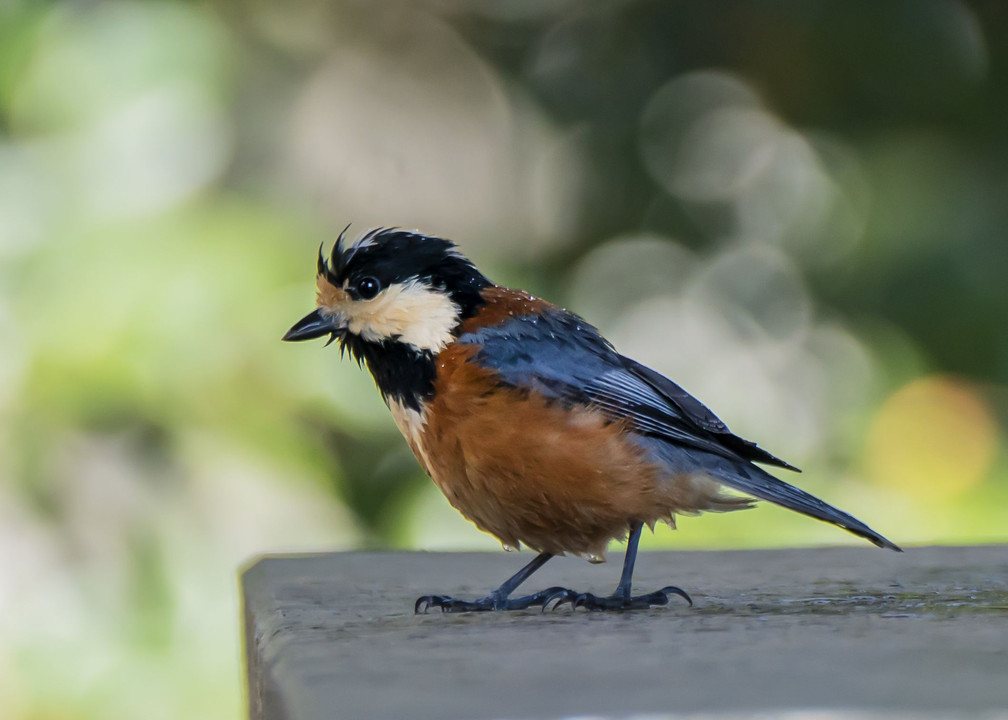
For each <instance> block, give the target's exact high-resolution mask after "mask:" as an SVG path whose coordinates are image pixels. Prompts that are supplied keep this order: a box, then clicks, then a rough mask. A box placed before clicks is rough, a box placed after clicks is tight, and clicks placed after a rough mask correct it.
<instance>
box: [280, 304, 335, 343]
mask: <svg viewBox="0 0 1008 720" xmlns="http://www.w3.org/2000/svg"><path fill="white" fill-rule="evenodd" d="M340 330H342V328H341V327H339V325H337V323H336V318H335V317H334V316H332V315H323V314H322V312H321V311H320V310H316V311H314V312H310V313H308V314H307V315H305V316H304V317H303V318H301V319H300V320H298V321H297V323H296V324H295V325H294V327H292V328H291V329H290V330H288V331H287V334H286V335H284V336H283V339H284V340H286V341H288V342H295V341H299V340H314V339H315V338H317V337H322V336H323V335H332V336H333V338H335V337H336V335H338V334H339V332H340ZM330 342H332V339H330Z"/></svg>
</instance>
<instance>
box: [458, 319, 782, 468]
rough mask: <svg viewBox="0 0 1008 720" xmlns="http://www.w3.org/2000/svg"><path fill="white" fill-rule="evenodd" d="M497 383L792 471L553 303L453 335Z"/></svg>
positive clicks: (729, 455) (642, 430)
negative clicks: (496, 377) (591, 408)
mask: <svg viewBox="0 0 1008 720" xmlns="http://www.w3.org/2000/svg"><path fill="white" fill-rule="evenodd" d="M459 342H461V343H472V344H476V345H479V346H480V350H479V352H478V354H477V355H476V358H475V359H476V361H477V362H479V363H480V364H481V365H484V366H485V367H488V368H491V369H493V370H494V371H496V372H497V373H498V374H499V375H500V377H501V380H502V382H504V383H506V384H509V385H513V386H516V387H524V388H528V389H531V390H535V391H537V392H540V393H542V394H543V395H546V396H547V397H550V398H553V399H555V400H557V401H560V402H564V403H569V404H571V405H577V404H580V405H591V406H594V407H596V408H598V409H599V410H601V411H602V412H604V413H605V414H606V415H607V416H608V417H610V418H612V419H613V420H624V421H627V422H628V423H629V424H630V426H631V427H632V428H633V429H634V430H635V431H636V432H638V433H640V434H641V435H645V436H649V437H654V438H660V439H663V440H666V441H669V442H672V443H675V444H678V445H684V446H687V447H693V448H696V449H698V450H704V451H707V452H711V453H714V454H717V455H721V456H723V457H727V458H730V459H733V460H747V461H754V462H760V463H766V464H769V465H776V466H778V467H783V468H788V469H792V470H793V469H795V468H793V467H792V466H791V465H788V464H787V463H786V462H784V461H783V460H780V459H779V458H776V457H774V456H773V455H771V454H770V453H768V452H766V451H765V450H763V449H761V448H759V447H757V446H756V444H755V443H752V442H749V441H748V440H743V439H742V438H740V437H738V436H736V435H734V434H732V433H731V431H729V430H728V427H727V426H726V425H725V424H724V423H723V422H721V420H720V419H719V418H718V417H717V416H716V415H715V414H714V413H713V412H711V411H710V410H709V409H708V408H707V407H706V406H704V405H703V403H701V402H700V401H699V400H697V399H696V398H694V397H693V396H692V395H690V394H689V393H688V392H686V391H685V390H683V389H682V388H681V387H679V386H678V385H676V384H675V383H674V382H672V381H671V380H669V379H668V378H666V377H664V376H663V375H660V374H659V373H657V372H655V371H654V370H651V369H650V368H647V367H645V366H644V365H641V364H640V363H638V362H636V361H634V360H631V359H630V358H627V357H624V356H623V355H620V354H619V353H618V352H616V350H615V349H614V348H613V346H612V345H611V344H610V343H609V342H608V341H607V340H606V339H605V338H603V337H602V335H601V334H599V332H598V330H596V329H595V328H594V327H592V326H591V325H589V324H588V323H586V322H585V321H583V320H582V319H581V318H579V317H577V316H576V315H572V314H571V313H568V312H566V311H564V310H560V309H559V308H552V309H549V310H547V311H546V312H545V313H543V314H541V315H523V316H517V317H514V318H511V319H510V320H508V322H506V323H504V324H501V325H495V326H492V327H486V328H481V329H479V330H477V331H475V332H472V333H468V334H466V335H463V336H462V337H461V338H459Z"/></svg>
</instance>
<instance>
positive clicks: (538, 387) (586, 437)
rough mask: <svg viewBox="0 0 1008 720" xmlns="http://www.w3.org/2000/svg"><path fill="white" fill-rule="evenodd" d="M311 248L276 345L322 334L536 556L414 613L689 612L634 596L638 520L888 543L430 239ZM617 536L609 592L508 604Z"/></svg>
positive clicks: (451, 476)
mask: <svg viewBox="0 0 1008 720" xmlns="http://www.w3.org/2000/svg"><path fill="white" fill-rule="evenodd" d="M348 229H349V226H347V228H345V229H344V230H343V232H341V233H340V234H339V236H338V238H337V240H336V242H335V243H334V245H333V248H332V251H331V253H330V256H329V258H328V259H327V258H326V257H325V255H324V253H323V248H322V246H320V247H319V251H318V260H317V263H316V287H317V294H316V308H315V310H313V311H312V312H310V313H309V314H307V315H306V316H305V317H303V318H302V319H301V320H299V321H298V322H297V323H296V324H294V326H293V327H291V328H290V329H289V330H288V331H287V332H286V334H285V335H284V336H283V340H285V341H304V340H310V339H314V338H322V337H326V336H328V341H327V342H326V345H329V344H331V343H333V342H338V344H339V347H340V355H341V356H344V355H346V354H349V355H350V356H351V357H352V358H353V359H354V360H356V362H357V364H358V365H359V366H366V367H367V370H368V371H369V372H370V374H371V375H372V377H373V379H374V382H375V385H376V386H377V389H378V391H379V392H380V394H381V397H382V399H383V400H384V402H385V404H386V405H387V406H388V408H389V410H390V411H391V414H392V418H393V420H394V422H395V424H396V426H397V427H398V429H399V430H400V431H401V433H402V435H403V436H404V438H405V439H406V442H407V443H408V445H409V447H410V449H411V450H412V451H413V454H414V455H415V457H416V459H417V461H418V463H419V464H420V466H421V467H422V469H423V470H424V472H425V473H426V474H427V475H428V476H430V478H431V479H432V480H433V482H434V483H435V484H436V485H437V487H438V488H439V489H440V490H441V492H443V493H444V495H445V497H446V498H447V499H448V502H449V503H451V505H452V506H454V507H455V508H456V509H457V510H458V511H459V512H460V513H461V514H462V515H463V516H465V517H466V518H467V519H468V520H470V521H471V522H472V523H474V524H475V525H476V527H477V528H479V529H480V530H482V531H484V532H487V533H489V534H491V535H493V536H494V537H496V538H497V539H498V540H499V541H500V542H501V543H502V545H503V547H504V548H505V549H508V550H510V549H520V548H521V547H522V546H526V547H528V548H530V549H532V550H534V551H536V553H537V555H536V556H535V557H534V558H533V559H532V561H531V562H529V563H528V564H527V565H525V566H524V567H522V568H521V569H520V570H519V571H518V572H517V573H515V574H514V575H513V576H511V577H510V578H508V579H507V580H505V581H504V582H503V583H502V584H501V585H500V586H498V587H497V588H495V589H493V590H492V591H490V592H489V593H488V594H487V595H485V596H483V597H480V598H476V599H471V600H470V599H463V598H457V597H453V596H451V595H444V594H429V595H424V596H422V597H420V598H418V599H417V600H416V602H415V604H414V612H416V613H425V612H427V611H428V610H429V609H434V608H440V609H441V610H442V611H443V612H473V611H504V610H523V609H526V608H531V607H540V608H542V609H543V610H545V609H546V608H547V607H551V608H552V609H554V610H555V609H556V608H557V607H559V606H560V605H563V604H566V603H570V605H571V606H572V607H574V608H585V609H587V610H598V611H622V610H632V609H640V608H650V607H653V606H660V605H667V604H668V603H669V602H670V596H673V595H675V596H679V597H681V598H683V599H684V600H685V601H686V602H688V603H689V604H690V605H691V606H692V604H693V601H692V598H691V597H690V596H689V594H688V593H687V592H686V591H684V590H683V589H682V588H679V587H677V586H674V585H669V586H666V587H663V588H661V589H660V590H657V591H654V592H651V593H646V594H641V595H634V594H633V592H632V579H633V572H634V566H635V563H636V558H637V548H638V544H639V542H640V537H641V533H642V530H643V528H644V526H648V527H650V528H651V530H652V531H653V530H654V527H655V524H656V523H660V522H665V523H667V524H669V525H670V526H671V527H673V528H674V527H675V518H676V516H677V515H696V514H700V513H703V512H727V511H734V510H742V509H745V508H749V507H751V506H752V505H753V504H754V503H755V501H757V500H765V501H769V502H771V503H774V504H776V505H780V506H783V507H785V508H789V509H791V510H795V511H797V512H799V513H802V514H804V515H807V516H810V517H813V518H816V519H818V520H823V521H825V522H829V523H832V524H834V525H837V526H839V527H841V528H843V529H845V530H847V531H849V532H851V533H853V534H854V535H857V536H859V537H862V538H864V539H866V540H868V541H869V542H871V543H874V544H875V545H876V546H878V547H881V548H889V549H892V550H895V551H898V552H902V551H901V549H900V548H899V547H898V546H897V545H895V544H894V543H892V542H890V541H889V540H887V539H886V538H885V537H883V536H882V535H880V534H878V533H877V532H875V531H874V530H872V529H871V528H870V527H868V526H867V525H866V524H864V523H863V522H861V521H860V520H858V519H856V518H854V517H852V516H851V515H848V514H847V513H845V512H843V511H842V510H839V509H837V508H835V507H833V506H832V505H829V504H828V503H826V502H824V501H822V500H820V499H818V498H816V497H815V496H813V495H810V494H809V493H807V492H805V491H803V490H800V489H799V488H797V487H795V486H793V485H791V484H789V483H786V482H784V481H783V480H780V479H779V478H777V477H776V476H774V475H771V474H770V473H769V472H768V471H766V470H764V469H763V468H762V467H760V466H761V465H765V466H771V467H775V468H779V469H783V470H794V471H797V468H795V467H794V466H792V465H790V464H789V463H787V462H785V461H784V460H781V459H779V458H778V457H776V456H774V455H772V454H770V453H769V452H767V451H766V450H764V449H763V448H761V447H758V446H757V445H756V444H755V443H753V442H751V441H749V440H745V439H743V438H741V437H739V436H737V435H735V434H733V433H732V432H731V431H730V430H729V429H728V427H727V425H725V423H724V422H722V421H721V420H720V419H719V418H718V417H717V416H716V415H715V414H714V413H713V412H712V411H711V410H710V409H708V408H707V407H706V406H705V405H704V404H702V403H701V402H700V401H699V400H697V399H696V398H694V397H693V396H692V395H690V394H689V393H688V392H686V391H685V390H684V389H683V388H681V387H680V386H679V385H677V384H676V383H674V382H673V381H671V380H669V379H668V378H666V377H664V376H663V375H661V374H660V373H658V372H656V371H655V370H652V369H650V368H648V367H646V366H645V365H642V364H641V363H639V362H637V361H635V360H632V359H630V358H628V357H626V356H624V355H621V354H620V353H619V352H618V351H617V350H616V349H615V347H614V346H613V345H612V344H611V343H610V342H609V341H608V340H606V339H605V338H604V337H603V336H602V334H601V333H600V332H599V330H597V329H596V328H595V327H594V326H592V325H590V324H589V323H588V322H586V321H585V320H583V319H582V318H580V317H579V316H577V315H575V314H574V313H572V312H569V311H567V310H565V309H563V308H561V307H559V306H557V305H555V304H552V303H550V302H547V301H546V300H543V299H541V298H539V297H536V296H535V295H532V294H530V293H528V292H525V291H523V290H517V289H510V288H507V287H503V286H499V285H496V284H494V283H493V282H491V281H490V280H489V279H487V277H486V276H484V275H483V274H482V273H481V272H480V271H479V270H478V269H477V268H476V266H475V265H474V264H473V262H472V261H470V260H469V259H468V258H467V257H466V256H465V255H463V254H462V252H461V251H460V250H459V248H458V246H457V245H456V244H455V243H454V242H452V241H450V240H447V239H445V238H441V237H437V236H434V235H425V234H423V233H421V232H419V231H408V230H403V229H400V228H395V227H380V228H376V229H373V230H369V231H367V232H365V233H364V234H362V235H361V236H360V237H359V238H358V239H356V240H355V241H353V242H347V240H346V233H347V230H348ZM614 540H615V541H623V540H626V543H627V545H626V552H625V555H624V562H623V571H622V574H621V576H620V580H619V583H618V585H617V586H616V589H615V591H614V592H613V593H612V594H611V595H595V594H593V593H589V592H580V591H577V590H573V589H570V588H563V587H550V588H547V589H545V590H542V591H539V592H535V593H532V594H530V595H526V596H522V597H513V595H514V592H515V590H516V589H517V588H518V586H519V585H520V584H521V583H523V582H524V581H525V580H527V579H528V578H529V576H531V575H532V574H533V573H534V572H535V571H536V570H538V569H539V568H541V567H542V566H543V565H544V564H545V563H546V562H547V561H549V560H550V559H551V558H553V557H555V556H562V555H574V556H581V557H584V558H586V559H587V560H588V561H590V562H592V563H599V562H605V559H606V550H607V547H608V545H609V543H610V542H611V541H614Z"/></svg>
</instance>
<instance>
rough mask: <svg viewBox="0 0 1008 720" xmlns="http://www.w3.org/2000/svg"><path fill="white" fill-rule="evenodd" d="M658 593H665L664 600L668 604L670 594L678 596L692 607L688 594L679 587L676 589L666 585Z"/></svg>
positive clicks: (691, 599)
mask: <svg viewBox="0 0 1008 720" xmlns="http://www.w3.org/2000/svg"><path fill="white" fill-rule="evenodd" d="M658 592H660V593H665V600H666V602H668V594H669V593H672V594H673V595H678V596H679V597H681V598H682V599H683V600H685V601H686V602H688V603H689V606H690V607H693V598H691V597H690V596H689V593H688V592H686V591H685V590H683V589H682V588H680V587H676V586H675V585H666V586H665V587H663V588H662V589H661V590H659V591H658Z"/></svg>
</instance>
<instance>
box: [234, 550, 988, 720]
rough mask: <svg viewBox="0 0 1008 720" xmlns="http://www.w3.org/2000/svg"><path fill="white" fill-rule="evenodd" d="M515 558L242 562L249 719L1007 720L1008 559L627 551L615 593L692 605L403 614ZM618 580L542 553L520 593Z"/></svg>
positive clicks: (608, 569)
mask: <svg viewBox="0 0 1008 720" xmlns="http://www.w3.org/2000/svg"><path fill="white" fill-rule="evenodd" d="M531 557H532V556H531V555H530V554H528V553H523V554H522V555H513V554H506V553H498V554H428V553H346V554H331V555H318V556H309V557H274V558H266V559H263V560H260V561H259V562H257V563H256V564H255V565H254V566H252V567H251V568H250V569H249V570H248V571H247V572H245V573H244V575H243V577H242V589H243V596H244V616H245V642H246V653H247V671H248V689H249V707H250V717H251V718H253V719H254V720H281V719H282V720H317V719H321V718H408V719H409V720H425V719H427V718H431V719H432V720H433V719H435V718H437V719H440V720H444V719H448V720H450V719H452V718H459V719H461V718H467V719H479V718H560V717H568V716H574V715H591V716H603V717H620V718H626V717H632V716H635V715H640V714H645V713H647V714H655V715H653V716H652V717H654V716H657V717H673V716H680V715H690V714H695V713H707V714H713V715H720V716H738V715H748V714H751V713H756V712H768V713H773V714H774V715H778V714H784V713H786V712H789V711H795V710H802V709H817V710H826V711H837V712H838V713H839V714H840V715H845V716H851V717H875V716H878V715H879V714H882V715H887V716H888V715H889V714H899V715H900V716H901V717H905V716H906V715H907V714H910V715H917V716H939V715H941V716H949V715H955V716H975V715H978V714H984V715H990V716H994V715H996V716H998V717H1004V718H1008V546H994V547H960V548H911V549H908V550H907V552H906V553H905V554H902V555H900V554H896V553H891V552H883V551H880V550H875V549H872V548H863V549H862V548H827V549H817V550H779V551H746V552H661V553H642V554H641V557H640V559H639V561H638V564H637V575H636V578H635V580H636V583H635V587H636V588H637V589H638V590H640V591H649V590H653V589H657V588H659V587H661V586H663V585H666V584H669V583H675V584H676V585H680V586H681V587H683V588H685V589H686V590H688V591H689V592H690V593H691V594H692V595H693V599H694V601H695V602H696V607H694V608H688V607H686V606H685V603H680V602H679V601H677V600H673V604H672V605H670V606H669V607H667V608H657V609H653V610H649V611H643V612H634V613H626V614H595V613H592V614H589V613H586V612H583V611H578V612H571V611H570V610H569V608H568V609H564V610H561V611H559V612H556V613H552V614H541V613H539V612H538V611H527V612H521V613H477V614H467V615H443V614H441V613H439V612H432V613H431V614H429V615H425V616H423V615H422V616H414V615H413V601H414V600H415V599H416V597H417V596H419V595H421V594H425V593H430V592H442V593H448V594H454V595H458V596H465V597H476V596H478V595H482V594H485V593H486V592H487V591H488V590H490V589H492V588H493V587H495V586H496V585H497V584H499V583H500V582H501V581H502V580H503V579H504V578H505V577H506V576H508V575H510V574H511V573H512V572H514V571H515V570H517V569H518V568H519V567H520V566H521V565H522V564H523V563H524V562H527V561H528V560H529V559H530V558H531ZM617 557H618V553H614V554H613V558H614V559H616V558H617ZM618 575H619V563H618V562H610V563H609V564H608V565H603V566H601V567H599V566H591V565H589V564H588V563H586V562H584V561H583V560H578V559H574V558H560V559H555V560H553V561H551V562H550V563H549V564H548V565H546V567H545V568H543V569H542V570H540V571H539V572H538V573H536V575H534V576H533V577H532V578H531V579H530V580H529V581H528V583H527V589H528V590H529V591H532V590H536V589H542V588H545V587H548V586H550V585H565V586H569V587H574V588H577V589H579V590H591V591H594V592H597V593H599V594H602V593H608V592H611V590H612V587H613V586H615V584H616V581H617V579H618ZM522 589H526V588H524V587H523V588H522ZM1002 713H1003V714H1002ZM709 716H710V715H708V717H709Z"/></svg>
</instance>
